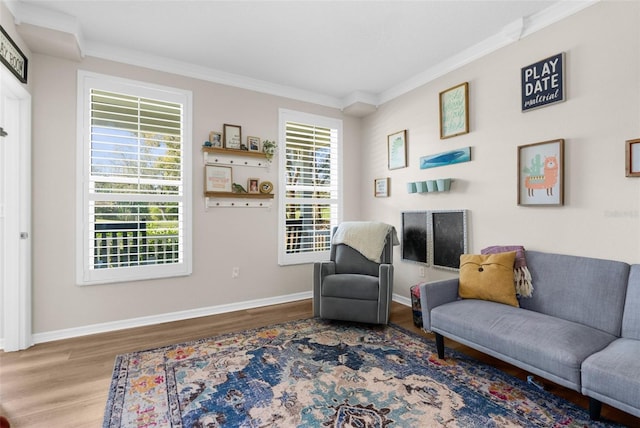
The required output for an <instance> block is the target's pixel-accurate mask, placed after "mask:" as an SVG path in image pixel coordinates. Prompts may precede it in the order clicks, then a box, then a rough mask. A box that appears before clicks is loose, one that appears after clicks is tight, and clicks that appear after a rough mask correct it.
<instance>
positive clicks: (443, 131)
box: [440, 82, 469, 139]
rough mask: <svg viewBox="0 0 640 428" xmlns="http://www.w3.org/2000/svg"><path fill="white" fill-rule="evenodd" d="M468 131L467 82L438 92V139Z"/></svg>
mask: <svg viewBox="0 0 640 428" xmlns="http://www.w3.org/2000/svg"><path fill="white" fill-rule="evenodd" d="M468 132H469V83H468V82H464V83H462V84H460V85H458V86H454V87H453V88H449V89H447V90H446V91H442V92H440V139H444V138H451V137H455V136H456V135H461V134H467V133H468Z"/></svg>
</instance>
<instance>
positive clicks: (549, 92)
mask: <svg viewBox="0 0 640 428" xmlns="http://www.w3.org/2000/svg"><path fill="white" fill-rule="evenodd" d="M564 56H565V55H564V52H561V53H559V54H557V55H554V56H552V57H549V58H545V59H543V60H541V61H538V62H536V63H534V64H531V65H528V66H526V67H522V69H521V70H520V76H521V81H522V91H521V92H522V112H523V113H524V112H526V111H529V110H533V109H536V108H540V107H546V106H548V105H551V104H555V103H560V102H562V101H564V100H565V99H566V98H565V93H564V92H565V91H564V87H565V84H564Z"/></svg>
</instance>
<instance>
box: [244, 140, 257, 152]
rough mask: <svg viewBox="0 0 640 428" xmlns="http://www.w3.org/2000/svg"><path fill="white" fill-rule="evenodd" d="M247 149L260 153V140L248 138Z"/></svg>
mask: <svg viewBox="0 0 640 428" xmlns="http://www.w3.org/2000/svg"><path fill="white" fill-rule="evenodd" d="M247 147H248V148H249V151H250V152H259V151H260V138H258V137H247Z"/></svg>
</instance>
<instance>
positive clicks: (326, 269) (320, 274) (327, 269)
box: [313, 261, 336, 317]
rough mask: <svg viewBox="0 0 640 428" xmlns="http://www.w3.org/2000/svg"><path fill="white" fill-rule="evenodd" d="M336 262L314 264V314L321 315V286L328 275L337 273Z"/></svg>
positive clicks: (315, 315)
mask: <svg viewBox="0 0 640 428" xmlns="http://www.w3.org/2000/svg"><path fill="white" fill-rule="evenodd" d="M335 273H336V264H335V262H333V261H326V262H315V263H314V264H313V316H314V317H319V316H320V286H321V285H322V281H324V278H325V277H326V276H327V275H335Z"/></svg>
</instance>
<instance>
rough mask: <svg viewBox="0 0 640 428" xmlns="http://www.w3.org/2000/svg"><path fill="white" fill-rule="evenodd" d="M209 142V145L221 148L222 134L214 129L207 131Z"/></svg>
mask: <svg viewBox="0 0 640 428" xmlns="http://www.w3.org/2000/svg"><path fill="white" fill-rule="evenodd" d="M209 142H210V143H211V147H217V148H222V134H221V133H219V132H215V131H211V132H209Z"/></svg>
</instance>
